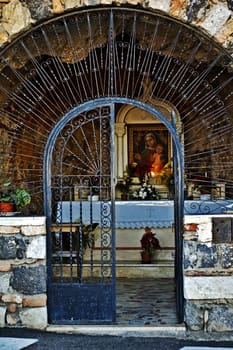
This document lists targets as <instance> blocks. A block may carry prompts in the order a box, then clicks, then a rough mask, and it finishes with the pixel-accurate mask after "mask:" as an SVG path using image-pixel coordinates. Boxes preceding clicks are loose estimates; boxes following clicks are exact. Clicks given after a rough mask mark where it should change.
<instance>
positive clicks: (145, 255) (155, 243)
mask: <svg viewBox="0 0 233 350" xmlns="http://www.w3.org/2000/svg"><path fill="white" fill-rule="evenodd" d="M141 247H142V251H141V258H142V263H143V264H150V263H151V262H152V260H153V257H154V255H155V252H156V250H157V249H161V247H160V243H159V240H158V238H157V237H156V234H155V233H152V231H151V229H150V227H145V232H144V234H143V236H142V238H141Z"/></svg>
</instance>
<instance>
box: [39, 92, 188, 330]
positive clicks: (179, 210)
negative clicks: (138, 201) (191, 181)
mask: <svg viewBox="0 0 233 350" xmlns="http://www.w3.org/2000/svg"><path fill="white" fill-rule="evenodd" d="M117 103H118V104H128V105H133V106H136V107H138V108H141V109H143V110H146V111H147V112H149V113H151V114H152V115H153V116H154V117H155V118H158V119H159V120H160V121H161V122H162V123H163V124H164V125H165V126H166V127H167V129H168V130H169V132H170V134H171V137H172V142H173V146H174V147H173V154H174V170H173V171H174V181H175V196H174V224H175V279H176V309H177V318H178V322H179V323H181V322H183V320H184V297H183V239H182V237H183V235H182V232H183V215H184V157H183V152H182V144H181V141H180V139H179V136H178V134H177V132H176V123H175V113H174V112H172V113H171V114H172V115H171V120H172V122H169V121H168V120H167V119H166V118H165V117H164V116H163V114H161V113H160V112H159V111H158V110H157V109H156V108H155V107H153V105H152V104H149V102H148V103H145V102H141V101H139V100H134V99H128V98H123V97H106V98H98V99H94V100H89V101H87V102H84V103H82V104H80V105H78V106H76V107H74V108H73V109H72V110H70V111H69V112H68V113H66V114H65V115H64V116H63V117H62V118H61V119H60V120H59V121H58V123H57V124H56V125H55V127H54V128H53V130H52V132H51V133H50V135H49V137H48V139H47V143H46V146H45V151H44V158H43V191H44V211H45V215H46V228H47V232H50V228H51V223H52V222H51V217H52V211H51V198H52V196H51V164H52V161H51V159H52V152H53V149H54V145H55V142H56V139H57V136H58V134H59V132H60V131H61V130H62V129H63V128H64V127H65V125H66V124H67V123H68V122H69V121H70V120H72V119H73V118H75V117H77V116H78V115H80V114H81V113H84V112H87V111H89V110H93V109H95V108H100V107H102V106H103V105H113V106H112V107H111V108H113V111H114V110H115V104H117ZM112 117H114V118H115V116H112V115H111V118H112ZM114 131H115V130H114V127H113V129H112V131H111V132H112V137H113V136H114ZM112 140H113V145H112V147H113V149H112V150H113V153H112V154H113V157H112V159H113V158H114V157H115V152H114V137H113V138H112ZM111 171H112V172H113V174H114V175H113V178H112V190H111V202H112V205H113V207H112V208H113V231H112V234H113V239H114V241H115V207H114V204H115V196H114V191H113V187H114V184H115V183H116V179H115V173H114V162H112V164H111ZM50 236H51V235H49V237H48V236H47V257H48V269H47V271H48V278H47V289H48V312H49V310H50V309H49V303H50V302H49V296H50V284H51V277H52V266H51V258H50V255H51V237H50ZM114 253H115V246H114ZM112 278H114V279H116V277H115V261H114V266H113V276H112Z"/></svg>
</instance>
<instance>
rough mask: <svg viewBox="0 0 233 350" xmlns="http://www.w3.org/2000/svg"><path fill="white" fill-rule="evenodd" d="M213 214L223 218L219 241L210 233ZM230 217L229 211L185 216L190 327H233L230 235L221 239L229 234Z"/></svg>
mask: <svg viewBox="0 0 233 350" xmlns="http://www.w3.org/2000/svg"><path fill="white" fill-rule="evenodd" d="M216 218H219V219H221V221H222V231H223V232H222V233H221V232H220V236H221V234H222V237H223V239H222V242H221V243H220V242H218V243H216V242H215V238H214V235H213V232H214V230H213V219H216ZM230 218H231V216H230V215H227V216H226V215H225V216H224V215H221V216H218V215H215V216H213V215H201V216H186V217H185V226H184V227H185V231H184V298H185V322H186V325H187V328H188V329H190V330H193V331H199V330H204V331H208V332H226V331H232V330H233V279H232V275H233V243H231V242H230V240H232V237H231V238H230V239H229V240H228V241H227V242H224V240H225V238H224V237H226V231H229V233H230V236H231V232H232V228H231V227H230V225H228V223H229V219H230ZM224 220H225V222H224ZM227 222H228V223H227ZM220 227H221V226H220ZM220 229H221V228H220ZM224 231H225V232H224Z"/></svg>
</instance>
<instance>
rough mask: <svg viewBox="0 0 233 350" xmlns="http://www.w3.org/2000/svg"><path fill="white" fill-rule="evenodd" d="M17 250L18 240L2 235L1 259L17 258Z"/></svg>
mask: <svg viewBox="0 0 233 350" xmlns="http://www.w3.org/2000/svg"><path fill="white" fill-rule="evenodd" d="M16 251H17V250H16V241H15V238H14V237H0V259H2V260H7V259H15V258H16Z"/></svg>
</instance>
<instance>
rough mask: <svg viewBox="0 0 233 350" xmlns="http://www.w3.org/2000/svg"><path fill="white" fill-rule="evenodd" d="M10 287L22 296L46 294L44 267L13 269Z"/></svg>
mask: <svg viewBox="0 0 233 350" xmlns="http://www.w3.org/2000/svg"><path fill="white" fill-rule="evenodd" d="M10 285H11V287H12V288H13V289H14V290H16V291H17V292H20V293H23V294H39V293H44V292H46V268H45V266H44V265H39V266H33V267H26V266H20V267H15V268H13V270H12V277H11V280H10Z"/></svg>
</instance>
